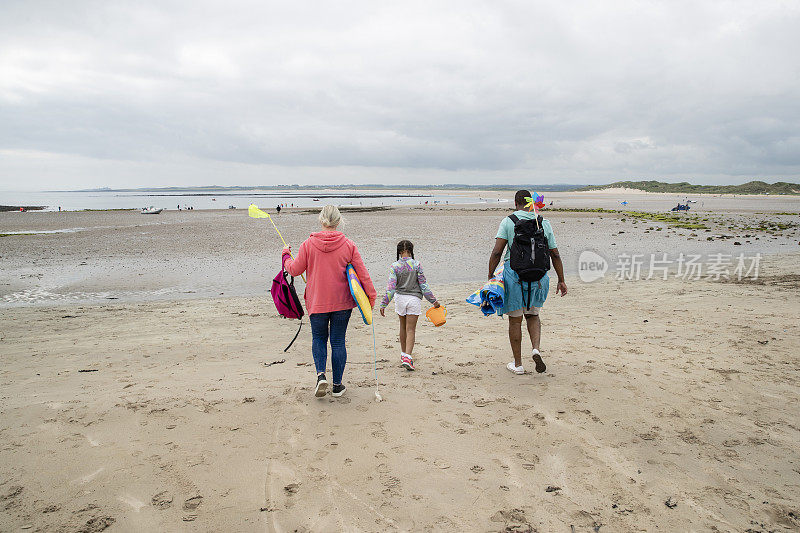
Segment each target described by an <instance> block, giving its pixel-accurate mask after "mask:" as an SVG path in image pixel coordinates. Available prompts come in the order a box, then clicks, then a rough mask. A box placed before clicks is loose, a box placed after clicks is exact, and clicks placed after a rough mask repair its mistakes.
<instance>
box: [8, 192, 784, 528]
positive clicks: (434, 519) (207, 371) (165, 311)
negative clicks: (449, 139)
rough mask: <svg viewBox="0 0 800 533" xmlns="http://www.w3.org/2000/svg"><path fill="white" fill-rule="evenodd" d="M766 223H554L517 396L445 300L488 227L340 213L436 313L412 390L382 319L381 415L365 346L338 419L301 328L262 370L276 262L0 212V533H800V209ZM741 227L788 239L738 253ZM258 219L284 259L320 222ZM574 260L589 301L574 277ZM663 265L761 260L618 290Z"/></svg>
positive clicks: (599, 219) (70, 216) (443, 217)
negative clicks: (741, 268)
mask: <svg viewBox="0 0 800 533" xmlns="http://www.w3.org/2000/svg"><path fill="white" fill-rule="evenodd" d="M598 194H602V193H598ZM581 198H583V197H581ZM598 198H600V197H599V196H598ZM768 200H769V201H772V199H768ZM575 201H576V202H578V201H579V200H575ZM598 201H601V200H598ZM602 201H605V200H602ZM782 201H783V202H784V204H781V205H780V206H779V207H778V206H770V205H767V206H766V207H764V206H760V205H758V204H757V203H756V204H755V205H753V204H747V206H746V207H741V206H742V205H744V204H736V205H735V206H734V207H732V208H731V209H729V210H727V211H723V212H721V213H716V215H717V216H716V218H715V217H711V218H712V220H709V221H707V222H706V223H705V224H706V225H707V226H708V227H707V229H708V230H709V231H708V232H706V231H704V230H702V231H698V230H693V229H685V228H676V227H674V225H670V223H667V222H660V221H654V220H633V219H631V217H630V216H625V215H624V214H609V213H585V212H551V213H548V215H547V216H548V218H550V220H551V222H552V223H553V227H554V230H555V232H556V238H557V240H558V243H559V248H560V249H561V250H562V254H563V255H564V257H565V266H566V269H567V282H568V284H569V288H570V292H569V294H568V295H567V296H566V297H563V298H561V297H556V296H554V295H551V297H550V298H549V299H548V301H547V302H546V305H545V307H544V310H543V313H542V321H543V341H542V352H543V357H544V359H545V361H546V363H547V365H548V370H547V372H546V373H544V374H541V375H539V374H535V373H531V372H530V370H532V365H530V364H529V362H530V357H529V356H524V358H523V361H524V362H525V363H526V364H529V366H530V368H529V369H528V370H529V372H528V373H526V374H525V375H522V376H515V375H512V374H511V373H509V372H508V371H507V370H506V368H505V364H506V363H507V362H508V360H510V350H509V348H508V340H507V334H506V328H507V321H506V320H505V319H502V318H498V317H483V316H481V315H480V313H479V312H478V311H477V309H476V308H475V307H473V306H470V305H468V304H466V303H465V302H464V299H465V298H466V296H467V295H468V294H469V293H471V292H472V291H473V290H475V289H477V288H478V286H479V285H480V280H482V279H485V275H486V273H485V269H486V264H487V261H488V252H489V250H490V249H491V245H492V243H493V238H494V234H495V232H496V229H497V224H498V223H499V221H500V218H501V217H502V216H504V215H505V213H506V211H503V210H501V209H502V208H493V207H487V206H483V207H475V208H472V209H466V208H460V209H452V208H447V207H441V208H403V209H394V210H388V211H378V212H369V213H356V212H354V213H345V218H346V221H347V226H345V228H344V229H345V232H346V233H347V234H348V235H350V236H351V237H352V238H353V239H354V240H355V241H356V242H357V243H358V245H359V247H360V248H361V250H362V254H363V255H364V258H365V261H366V263H367V266H368V268H369V269H370V271H371V272H372V273H373V277H374V279H375V282H376V286H377V287H378V288H379V290H380V289H381V288H382V287H383V286H385V282H386V273H385V271H386V268H387V267H388V265H389V264H390V263H391V260H393V259H394V257H393V254H394V245H395V243H396V241H397V240H398V239H399V238H410V239H412V240H414V241H415V244H417V254H418V259H420V260H421V261H422V262H423V265H424V266H425V267H426V272H427V273H428V279H429V281H430V283H431V286H432V288H433V289H434V290H435V291H436V292H437V295H438V296H439V298H440V300H441V301H442V303H443V304H444V305H445V306H446V307H447V308H448V321H447V324H445V325H444V326H443V327H441V328H434V327H433V326H432V325H430V324H427V323H426V324H422V325H421V326H420V327H419V329H418V333H417V342H418V345H417V349H416V350H415V352H416V354H415V364H416V365H417V371H415V372H407V371H405V370H403V369H402V368H400V367H399V357H398V352H399V347H398V343H397V339H396V337H397V332H396V329H397V319H396V317H395V315H394V313H393V311H389V312H387V317H386V318H383V319H382V318H380V317H377V320H376V328H375V331H376V335H377V347H378V361H379V362H378V371H377V372H378V381H379V384H378V386H379V390H380V393H381V395H382V396H383V398H384V401H383V402H381V403H377V402H376V401H375V399H374V391H375V386H376V384H375V380H374V376H373V365H372V336H371V333H372V330H371V329H370V328H369V327H368V326H366V325H364V324H363V323H359V321H356V320H355V319H354V320H353V321H352V322H351V326H350V329H349V330H348V366H347V369H346V373H345V382H346V383H347V385H348V390H347V393H346V395H345V396H343V397H341V398H332V397H330V396H328V397H326V398H323V399H321V400H317V399H315V398H314V397H313V394H312V391H313V387H312V386H313V383H314V369H313V363H312V359H311V355H310V346H311V336H310V331H309V330H308V326H307V324H306V325H305V326H304V327H303V331H302V333H301V334H300V337H299V339H298V341H297V342H296V343H295V345H294V346H293V347H292V348H291V350H290V351H289V352H288V353H284V352H283V348H284V347H285V346H286V344H287V343H288V341H289V340H290V339H291V337H292V336H293V335H294V332H295V331H296V327H297V326H296V322H292V321H288V320H285V319H281V318H279V317H278V316H276V312H275V308H274V305H273V304H272V302H271V300H270V299H269V298H268V297H267V295H266V294H265V291H266V289H267V287H268V282H269V280H271V278H272V277H273V276H274V275H275V273H276V271H277V268H276V265H277V259H276V258H277V254H278V252H279V250H280V247H281V245H280V242H279V241H277V239H276V238H275V236H274V235H273V234H272V233H270V232H271V231H272V230H271V228H268V227H265V226H264V225H261V224H260V222H262V221H255V220H252V219H248V218H247V217H246V216H244V215H243V214H242V213H241V212H236V211H233V212H230V213H229V212H224V211H195V212H188V213H187V212H181V213H178V212H166V213H163V214H162V215H159V218H149V217H142V216H141V215H139V214H137V213H114V212H106V213H102V212H86V213H36V214H33V213H27V214H24V215H20V214H18V213H4V214H0V228H2V231H0V232H5V233H9V232H14V231H18V232H33V233H34V234H32V235H12V236H8V237H2V238H0V246H2V254H0V255H1V257H0V261H2V263H1V264H2V278H0V298H2V302H1V303H0V305H2V311H1V312H2V316H3V320H2V325H1V326H0V360H2V363H3V364H2V368H0V391H1V392H0V421H2V423H1V424H0V530H2V531H17V530H26V531H102V530H104V529H108V530H109V531H281V532H282V531H287V532H288V531H394V530H399V531H564V532H571V531H578V532H580V531H587V532H590V531H601V532H603V531H746V530H750V531H797V530H798V528H800V496H799V495H800V415H798V413H800V333H798V328H797V324H798V323H800V298H798V296H799V295H800V276H798V272H800V253H798V252H800V246H798V240H800V239H798V235H797V231H798V228H797V226H796V225H791V223H796V222H797V216H796V213H797V212H798V211H800V209H798V208H797V205H798V204H797V201H795V200H793V199H791V200H789V201H788V202H789V208H790V209H792V208H793V211H792V212H794V213H795V215H787V214H779V213H784V212H785V211H788V209H786V208H785V202H786V200H782ZM580 202H583V200H580ZM557 203H558V202H557ZM737 206H739V207H741V209H740V208H739V207H737ZM762 212H771V213H770V214H765V215H760V214H759V215H757V213H762ZM26 216H27V218H23V217H26ZM756 216H758V217H759V220H760V219H762V218H766V219H769V220H770V221H772V222H773V223H776V222H781V221H783V222H781V223H785V224H786V225H787V227H786V228H784V229H782V230H780V231H778V230H774V231H773V230H772V229H770V230H764V229H756V230H754V229H744V227H745V226H744V225H743V224H742V220H744V221H745V222H746V221H747V220H752V219H755V217H756ZM276 220H277V221H278V222H280V223H281V225H282V231H283V232H284V236H285V237H286V238H287V240H289V241H290V242H293V243H299V242H300V241H301V240H302V239H303V238H305V236H307V234H308V233H309V232H310V231H313V230H314V229H315V221H316V215H314V214H313V213H307V212H300V211H297V212H289V213H282V214H281V215H280V218H278V219H276ZM737 224H739V225H737ZM657 227H660V228H661V230H656V228H657ZM731 227H733V228H734V229H730V228H731ZM747 227H750V226H747ZM769 227H770V228H771V227H772V226H769ZM398 228H402V230H401V229H398ZM648 228H652V229H648ZM53 230H70V231H66V232H61V233H38V234H37V233H35V232H36V231H53ZM401 233H402V234H401ZM692 234H695V235H694V236H692ZM745 235H747V237H745ZM724 236H728V237H729V238H724ZM709 237H712V239H711V240H709V239H708V238H709ZM756 237H758V239H756ZM747 241H749V242H747ZM734 242H740V244H739V245H734ZM615 249H617V250H615ZM585 250H595V251H599V252H600V253H601V255H603V256H604V257H606V258H607V259H608V261H609V263H611V267H610V271H609V273H608V275H607V276H606V277H605V278H603V279H601V280H598V281H596V282H593V283H584V282H581V281H580V279H579V278H578V277H577V270H578V268H579V265H578V261H579V256H580V254H581V252H583V251H585ZM680 251H683V252H686V253H689V252H692V253H698V254H704V255H708V254H712V253H729V254H736V253H740V252H741V253H747V254H750V255H752V254H756V253H761V254H763V256H764V257H763V260H762V261H761V265H760V274H759V277H758V279H757V280H742V281H741V282H740V281H737V280H736V279H727V280H726V279H720V280H715V279H709V278H707V277H703V278H702V279H699V280H691V279H682V278H680V277H677V276H674V275H670V276H668V279H666V280H663V279H660V278H656V279H649V280H648V279H639V280H630V281H627V280H618V279H615V277H614V275H613V274H614V266H613V265H614V264H615V263H618V262H619V261H620V255H624V254H632V253H636V254H654V253H669V254H674V253H678V252H680ZM298 283H300V285H301V286H302V283H301V282H300V281H299V280H298ZM220 293H222V294H220ZM109 299H111V300H109ZM390 309H391V307H390ZM529 349H530V346H529V344H528V341H527V340H525V341H524V343H523V353H524V354H525V353H529Z"/></svg>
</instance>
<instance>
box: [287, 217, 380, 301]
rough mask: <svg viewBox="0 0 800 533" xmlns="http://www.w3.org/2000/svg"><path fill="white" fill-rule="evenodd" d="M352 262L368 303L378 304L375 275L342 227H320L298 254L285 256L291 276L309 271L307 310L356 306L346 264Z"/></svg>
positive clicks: (305, 242)
mask: <svg viewBox="0 0 800 533" xmlns="http://www.w3.org/2000/svg"><path fill="white" fill-rule="evenodd" d="M347 263H351V264H352V265H353V267H354V268H355V270H356V275H358V279H359V281H361V286H362V287H363V288H364V292H365V293H367V297H368V298H369V303H370V305H371V306H373V307H374V306H375V298H376V296H377V292H375V287H374V286H373V285H372V278H370V277H369V272H367V268H366V267H365V266H364V261H363V260H362V259H361V254H360V253H358V248H356V245H355V243H353V241H351V240H350V239H348V238H347V237H345V236H344V233H342V232H341V231H318V232H316V233H312V234H311V236H310V237H309V238H308V239H306V240H305V241H303V244H301V245H300V250H299V251H298V253H297V257H296V258H295V259H294V260H292V258H287V259H286V270H287V271H288V272H289V274H291V275H292V276H299V275H300V274H301V273H302V272H306V274H307V275H306V278H307V279H306V291H305V294H304V295H303V296H304V297H305V300H306V308H307V310H308V314H313V313H329V312H332V311H342V310H344V309H352V308H354V307H355V306H356V302H355V300H353V297H352V296H351V295H350V287H349V286H348V284H347V276H346V275H345V267H347Z"/></svg>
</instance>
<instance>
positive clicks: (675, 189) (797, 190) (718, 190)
mask: <svg viewBox="0 0 800 533" xmlns="http://www.w3.org/2000/svg"><path fill="white" fill-rule="evenodd" d="M603 189H637V190H640V191H645V192H667V193H678V194H700V193H705V194H800V184H798V183H787V182H785V181H777V182H775V183H766V182H764V181H749V182H747V183H742V184H741V185H692V184H691V183H689V182H687V181H682V182H680V183H666V182H663V181H617V182H614V183H610V184H608V185H586V186H584V187H579V188H576V189H574V190H576V191H599V190H603Z"/></svg>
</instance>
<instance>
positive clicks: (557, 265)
mask: <svg viewBox="0 0 800 533" xmlns="http://www.w3.org/2000/svg"><path fill="white" fill-rule="evenodd" d="M550 259H551V260H552V261H553V268H554V269H555V270H556V275H558V285H556V294H558V293H559V292H560V293H561V296H564V295H566V294H567V284H566V282H565V281H564V264H563V263H562V262H561V254H559V253H558V248H551V249H550Z"/></svg>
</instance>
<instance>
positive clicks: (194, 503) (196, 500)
mask: <svg viewBox="0 0 800 533" xmlns="http://www.w3.org/2000/svg"><path fill="white" fill-rule="evenodd" d="M201 503H203V497H202V496H192V497H191V498H189V499H188V500H186V501H185V502H183V508H184V509H185V510H186V511H194V510H195V509H197V508H198V507H200V504H201Z"/></svg>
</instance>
